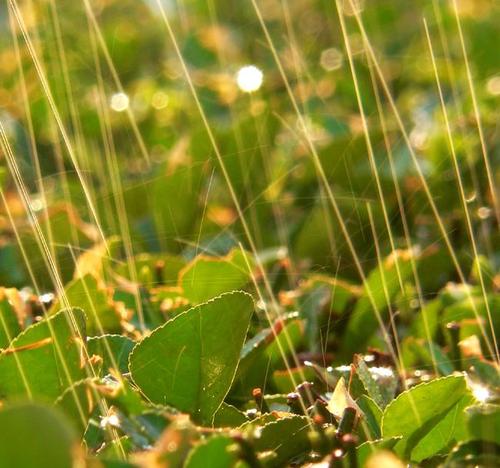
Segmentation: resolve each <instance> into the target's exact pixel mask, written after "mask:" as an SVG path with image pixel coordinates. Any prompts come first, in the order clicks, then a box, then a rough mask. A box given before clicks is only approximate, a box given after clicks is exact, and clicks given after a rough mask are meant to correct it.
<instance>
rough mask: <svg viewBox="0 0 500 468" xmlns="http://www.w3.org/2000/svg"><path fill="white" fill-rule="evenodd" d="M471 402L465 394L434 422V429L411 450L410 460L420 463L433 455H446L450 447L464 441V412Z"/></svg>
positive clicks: (470, 398)
mask: <svg viewBox="0 0 500 468" xmlns="http://www.w3.org/2000/svg"><path fill="white" fill-rule="evenodd" d="M473 401H474V400H473V397H472V396H471V395H470V394H469V393H466V394H465V395H464V396H463V397H462V398H461V399H460V400H459V401H458V403H457V404H456V405H454V406H453V408H451V409H450V411H448V412H447V413H446V414H445V415H444V416H443V417H442V418H440V419H439V420H438V421H434V423H435V425H434V427H432V429H431V430H429V431H428V432H427V434H425V435H424V436H423V437H422V438H421V439H420V441H419V442H418V443H417V444H416V445H415V447H414V448H413V450H412V453H411V456H412V459H413V460H416V461H418V462H420V461H422V460H425V459H427V458H430V457H432V456H435V455H447V454H448V452H449V450H450V448H451V447H453V446H454V445H455V444H456V443H457V442H458V441H460V440H464V439H465V438H466V435H467V430H466V421H465V414H464V410H465V408H466V407H467V406H469V405H470V404H471V403H473Z"/></svg>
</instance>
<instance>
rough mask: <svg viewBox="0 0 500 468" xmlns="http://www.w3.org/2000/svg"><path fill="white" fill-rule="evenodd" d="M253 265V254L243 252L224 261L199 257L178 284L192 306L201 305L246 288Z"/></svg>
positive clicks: (236, 252)
mask: <svg viewBox="0 0 500 468" xmlns="http://www.w3.org/2000/svg"><path fill="white" fill-rule="evenodd" d="M247 262H248V263H247ZM252 265H253V261H252V259H251V256H250V254H247V253H246V252H245V253H243V252H242V251H241V250H240V249H235V250H233V251H231V252H230V253H229V254H228V255H227V256H225V257H222V258H218V257H207V256H205V255H199V256H198V257H196V258H195V259H194V260H193V261H192V262H191V263H189V264H188V265H186V267H185V268H184V269H183V270H182V271H181V272H180V274H179V285H180V286H181V287H182V289H183V291H184V296H185V297H186V298H187V299H189V301H190V302H191V303H192V304H199V303H201V302H205V301H208V300H209V299H212V298H213V297H215V296H218V295H219V294H222V293H225V292H228V291H233V290H235V289H240V288H242V287H243V286H245V285H246V284H247V283H248V282H249V281H250V278H251V274H252Z"/></svg>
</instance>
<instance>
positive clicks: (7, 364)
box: [0, 309, 85, 402]
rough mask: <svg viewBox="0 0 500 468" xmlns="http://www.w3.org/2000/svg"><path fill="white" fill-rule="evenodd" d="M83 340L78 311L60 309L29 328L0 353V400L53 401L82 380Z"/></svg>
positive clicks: (83, 315) (81, 316) (83, 331)
mask: <svg viewBox="0 0 500 468" xmlns="http://www.w3.org/2000/svg"><path fill="white" fill-rule="evenodd" d="M75 326H76V329H75ZM82 338H83V339H85V314H84V313H83V311H82V310H81V309H67V310H62V311H60V312H59V313H57V314H55V315H52V316H50V317H48V318H46V319H45V320H43V321H41V322H38V323H36V324H34V325H31V326H30V327H28V328H27V329H26V330H25V331H23V332H22V333H21V334H20V335H18V336H17V337H16V338H15V339H14V340H13V341H12V342H11V344H10V346H9V348H7V349H5V350H3V352H2V353H1V354H0V397H1V398H6V399H12V398H16V397H26V398H30V397H32V398H35V399H38V398H40V399H44V400H48V401H50V402H52V401H54V400H55V399H56V398H57V397H58V396H59V395H60V394H61V393H62V392H63V391H64V390H65V389H66V388H67V387H69V386H70V385H71V384H72V383H73V382H75V381H78V380H81V379H82V378H83V377H84V370H83V368H82V365H81V363H82V349H83V342H82Z"/></svg>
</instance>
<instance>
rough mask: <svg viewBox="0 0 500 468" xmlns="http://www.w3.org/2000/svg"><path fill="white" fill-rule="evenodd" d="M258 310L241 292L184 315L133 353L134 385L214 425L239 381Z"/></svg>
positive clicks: (154, 397) (155, 333) (223, 296)
mask: <svg viewBox="0 0 500 468" xmlns="http://www.w3.org/2000/svg"><path fill="white" fill-rule="evenodd" d="M253 308H254V305H253V301H252V298H251V296H250V295H249V294H246V293H243V292H239V291H235V292H232V293H228V294H223V295H222V296H219V297H217V298H215V299H213V300H211V301H209V302H207V303H204V304H200V305H199V306H196V307H193V308H192V309H190V310H188V311H186V312H183V313H182V314H179V315H178V316H177V317H175V318H174V319H172V320H170V321H169V322H167V323H166V324H165V325H162V326H161V327H159V328H157V329H156V330H154V331H153V333H151V335H149V336H148V337H146V338H144V339H143V340H142V341H141V342H140V343H139V344H137V345H136V347H135V348H134V350H133V351H132V354H131V355H130V372H131V375H132V378H133V380H134V382H135V383H136V384H137V386H138V387H139V388H140V389H141V391H142V392H143V393H144V394H145V395H146V397H148V398H149V399H150V400H151V401H152V402H154V403H160V404H167V405H171V406H173V407H175V408H177V409H179V410H181V411H184V412H187V413H190V414H191V415H192V416H193V417H194V418H195V419H196V420H197V421H200V422H202V423H204V424H210V423H211V422H212V418H213V416H214V414H215V412H216V411H217V409H218V408H219V407H220V405H221V403H222V401H223V400H224V398H225V396H226V394H227V392H228V391H229V388H230V387H231V384H232V382H233V379H234V376H235V373H236V368H237V366H238V362H239V357H240V352H241V348H242V346H243V343H244V340H245V337H246V334H247V330H248V326H249V322H250V317H251V316H252V313H253Z"/></svg>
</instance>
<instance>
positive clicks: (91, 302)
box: [49, 274, 121, 335]
mask: <svg viewBox="0 0 500 468" xmlns="http://www.w3.org/2000/svg"><path fill="white" fill-rule="evenodd" d="M64 293H65V295H66V299H67V300H68V303H69V305H70V306H72V307H80V308H81V309H83V310H84V311H85V314H86V316H87V333H88V334H89V335H96V334H101V332H102V330H103V331H105V332H117V331H120V330H121V326H120V316H119V314H118V312H117V311H116V310H115V308H114V307H113V302H112V300H111V297H110V295H109V294H108V292H107V291H106V290H104V289H101V288H100V287H99V285H98V284H97V281H96V279H95V278H94V277H93V276H92V275H90V274H87V275H85V276H83V277H81V278H77V279H75V280H73V281H71V282H70V283H69V284H68V285H67V286H66V288H65V291H64ZM60 308H61V303H60V301H56V302H55V303H54V304H53V305H52V307H51V308H50V311H49V313H54V312H57V311H58V310H59V309H60ZM101 327H102V328H101Z"/></svg>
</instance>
